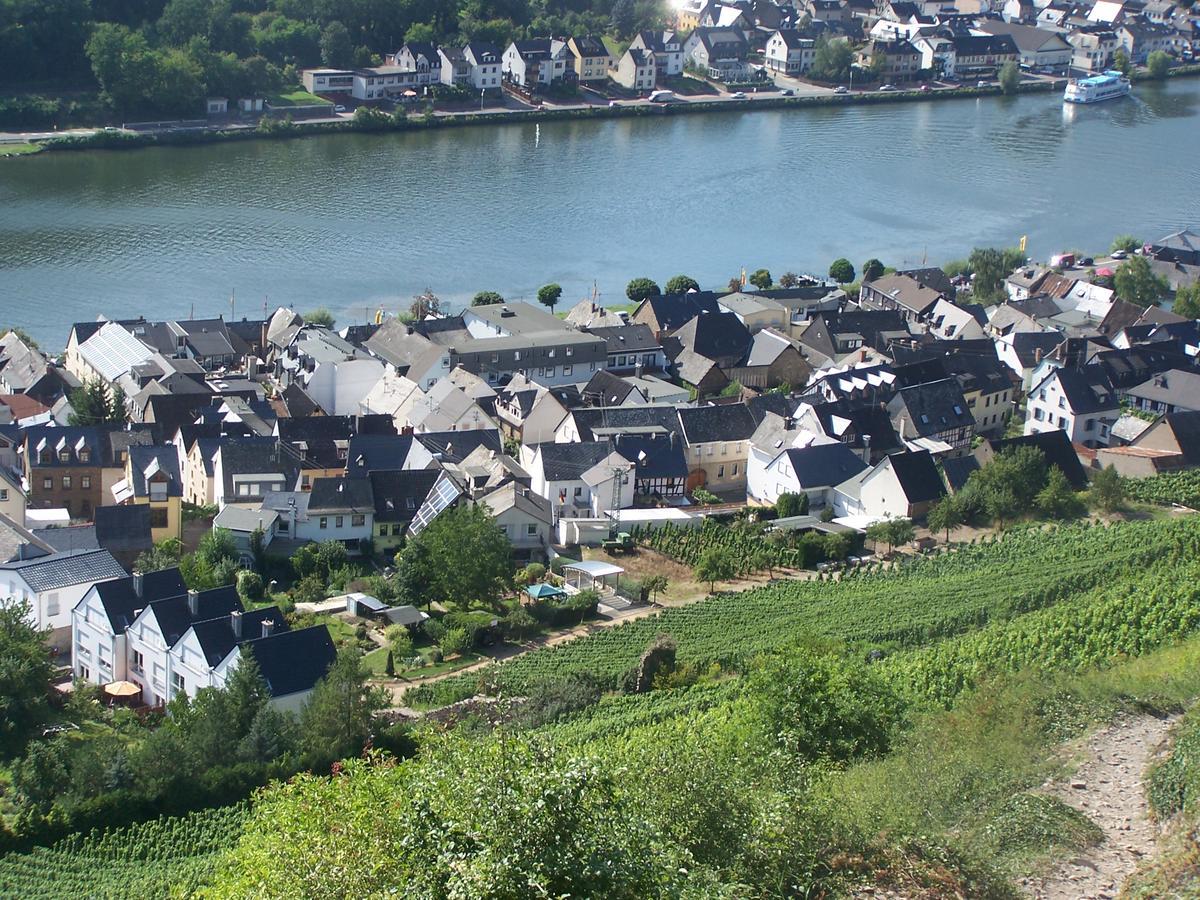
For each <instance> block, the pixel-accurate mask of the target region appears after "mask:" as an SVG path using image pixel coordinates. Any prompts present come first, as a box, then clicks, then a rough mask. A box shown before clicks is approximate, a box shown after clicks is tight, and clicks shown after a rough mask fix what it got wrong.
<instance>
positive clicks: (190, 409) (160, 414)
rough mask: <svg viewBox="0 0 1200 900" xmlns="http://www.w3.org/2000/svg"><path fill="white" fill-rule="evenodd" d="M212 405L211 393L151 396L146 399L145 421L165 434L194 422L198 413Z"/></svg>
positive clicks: (172, 432)
mask: <svg viewBox="0 0 1200 900" xmlns="http://www.w3.org/2000/svg"><path fill="white" fill-rule="evenodd" d="M211 403H212V392H211V391H209V392H207V393H205V394H151V395H150V396H149V397H148V398H147V399H146V406H147V407H148V408H149V412H148V413H143V418H145V419H146V421H153V422H154V424H155V425H158V426H159V427H160V428H162V430H163V432H164V433H166V434H174V433H175V431H176V430H177V429H179V428H181V427H183V426H185V425H190V424H191V423H193V422H195V421H196V418H197V416H198V414H199V411H200V410H201V409H203V408H204V407H205V406H208V405H209V404H211Z"/></svg>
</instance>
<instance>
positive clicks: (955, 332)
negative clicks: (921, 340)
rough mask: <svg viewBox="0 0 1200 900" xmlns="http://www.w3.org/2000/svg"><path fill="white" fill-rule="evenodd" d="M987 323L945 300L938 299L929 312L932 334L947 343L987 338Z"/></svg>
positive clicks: (969, 311)
mask: <svg viewBox="0 0 1200 900" xmlns="http://www.w3.org/2000/svg"><path fill="white" fill-rule="evenodd" d="M976 309H978V307H976ZM980 315H982V310H981V311H980ZM985 322H986V319H985ZM985 322H980V321H979V319H978V318H976V316H975V315H974V314H973V313H972V311H971V310H969V309H964V308H963V307H961V306H959V305H958V304H956V303H951V302H950V301H949V300H946V299H944V298H940V299H938V300H937V302H935V303H934V304H933V308H932V309H930V311H929V330H930V332H931V333H933V334H936V335H937V336H938V337H940V338H942V339H944V340H947V341H968V340H977V339H979V338H984V337H987V333H986V331H985Z"/></svg>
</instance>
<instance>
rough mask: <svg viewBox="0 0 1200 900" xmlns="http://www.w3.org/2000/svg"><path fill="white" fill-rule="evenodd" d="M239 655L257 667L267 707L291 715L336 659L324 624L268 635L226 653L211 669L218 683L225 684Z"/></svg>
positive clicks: (240, 658) (310, 694)
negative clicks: (264, 687) (267, 700)
mask: <svg viewBox="0 0 1200 900" xmlns="http://www.w3.org/2000/svg"><path fill="white" fill-rule="evenodd" d="M243 652H245V653H246V654H248V656H249V657H250V658H252V659H253V660H254V663H255V665H256V666H257V667H258V673H259V675H260V676H261V677H262V679H263V681H264V682H265V683H266V685H267V690H268V691H269V692H270V694H271V706H272V707H274V708H275V709H278V710H280V711H282V712H287V713H292V714H297V713H299V712H300V711H301V710H302V709H303V708H304V706H305V705H306V704H307V703H308V699H309V697H311V696H312V692H313V690H315V688H316V686H317V683H318V682H319V681H320V680H321V679H322V678H324V677H325V675H326V674H327V673H328V672H329V669H330V668H331V667H332V666H333V663H334V660H335V659H336V658H337V648H336V647H335V646H334V644H333V639H332V638H331V637H330V636H329V629H328V628H326V627H325V626H324V625H313V626H312V627H310V628H297V629H295V630H289V631H282V632H272V633H269V634H265V635H263V636H261V637H258V638H252V639H250V640H248V641H246V642H245V643H243V644H241V645H240V646H239V647H238V648H236V649H233V650H230V651H229V655H228V656H227V657H225V659H224V660H222V661H221V663H220V664H218V665H217V666H216V667H215V669H214V675H215V676H216V677H217V678H219V679H221V684H225V683H226V682H227V681H228V679H229V676H230V675H232V674H233V671H234V670H235V669H236V668H237V666H238V665H239V664H240V663H241V660H242V653H243Z"/></svg>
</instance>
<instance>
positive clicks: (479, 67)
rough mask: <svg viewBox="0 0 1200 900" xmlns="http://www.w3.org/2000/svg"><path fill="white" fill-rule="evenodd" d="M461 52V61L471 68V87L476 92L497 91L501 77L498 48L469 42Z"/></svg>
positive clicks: (480, 42) (483, 42)
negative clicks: (464, 61)
mask: <svg viewBox="0 0 1200 900" xmlns="http://www.w3.org/2000/svg"><path fill="white" fill-rule="evenodd" d="M462 52H463V59H464V60H466V62H467V65H469V66H470V67H471V74H470V79H469V83H470V85H471V87H473V88H474V89H475V90H477V91H484V90H498V89H499V88H500V79H501V78H502V77H503V75H502V72H501V68H502V66H503V62H502V57H501V53H500V48H499V47H496V46H494V45H492V44H489V43H487V42H486V41H471V42H470V43H469V44H467V45H466V46H465V47H463V51H462Z"/></svg>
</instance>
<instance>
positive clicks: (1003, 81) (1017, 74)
mask: <svg viewBox="0 0 1200 900" xmlns="http://www.w3.org/2000/svg"><path fill="white" fill-rule="evenodd" d="M998 79H999V81H1000V90H1002V91H1004V93H1006V94H1010V95H1011V94H1015V93H1016V92H1017V89H1018V88H1020V86H1021V70H1020V69H1019V68H1018V67H1017V64H1016V63H1015V62H1014V61H1013V60H1011V59H1010V60H1008V62H1006V63H1004V65H1002V66H1001V67H1000V73H999V76H998Z"/></svg>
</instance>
